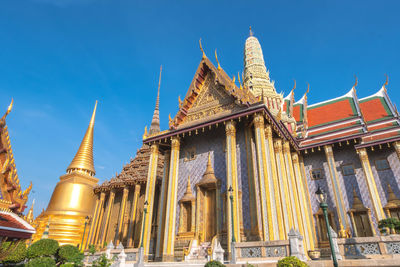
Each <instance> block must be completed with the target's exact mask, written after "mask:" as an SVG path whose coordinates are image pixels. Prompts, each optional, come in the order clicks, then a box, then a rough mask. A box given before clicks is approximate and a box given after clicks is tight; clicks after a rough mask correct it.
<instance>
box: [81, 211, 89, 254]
mask: <svg viewBox="0 0 400 267" xmlns="http://www.w3.org/2000/svg"><path fill="white" fill-rule="evenodd" d="M89 219H90V218H89V216H86V217H85V227H84V228H83V235H82V242H81V250H83V240H84V239H85V232H86V226H87V224H88V223H89Z"/></svg>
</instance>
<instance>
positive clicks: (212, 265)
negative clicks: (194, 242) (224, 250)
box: [204, 261, 225, 267]
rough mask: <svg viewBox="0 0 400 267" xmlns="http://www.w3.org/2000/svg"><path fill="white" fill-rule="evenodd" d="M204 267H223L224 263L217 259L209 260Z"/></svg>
mask: <svg viewBox="0 0 400 267" xmlns="http://www.w3.org/2000/svg"><path fill="white" fill-rule="evenodd" d="M204 267H225V265H224V264H222V263H221V262H219V261H209V262H207V263H206V265H204Z"/></svg>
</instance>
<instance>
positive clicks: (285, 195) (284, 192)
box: [274, 138, 293, 239]
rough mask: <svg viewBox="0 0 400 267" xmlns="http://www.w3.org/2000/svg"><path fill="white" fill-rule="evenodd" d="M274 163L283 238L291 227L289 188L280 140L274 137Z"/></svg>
mask: <svg viewBox="0 0 400 267" xmlns="http://www.w3.org/2000/svg"><path fill="white" fill-rule="evenodd" d="M274 151H275V163H276V169H277V173H278V177H279V191H280V196H281V205H282V212H283V222H284V226H285V233H286V235H285V239H287V234H288V233H289V231H290V229H291V228H292V227H293V217H292V206H291V203H290V199H289V188H288V183H287V179H288V178H287V176H286V169H285V160H284V159H283V154H282V140H281V139H279V138H276V139H274Z"/></svg>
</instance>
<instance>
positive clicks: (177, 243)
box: [174, 240, 190, 261]
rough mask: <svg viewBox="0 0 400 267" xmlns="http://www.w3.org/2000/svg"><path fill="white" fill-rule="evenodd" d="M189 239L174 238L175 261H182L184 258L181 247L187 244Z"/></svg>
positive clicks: (185, 246)
mask: <svg viewBox="0 0 400 267" xmlns="http://www.w3.org/2000/svg"><path fill="white" fill-rule="evenodd" d="M189 242H190V241H189V240H176V241H175V248H174V258H175V261H183V260H184V253H183V249H184V248H187V247H188V246H189Z"/></svg>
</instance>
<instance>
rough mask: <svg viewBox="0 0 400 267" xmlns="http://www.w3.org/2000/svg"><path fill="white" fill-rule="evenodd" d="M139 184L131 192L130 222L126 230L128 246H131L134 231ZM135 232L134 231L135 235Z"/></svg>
mask: <svg viewBox="0 0 400 267" xmlns="http://www.w3.org/2000/svg"><path fill="white" fill-rule="evenodd" d="M140 188H141V186H140V184H136V185H135V191H134V192H133V200H132V207H131V215H130V218H131V220H130V224H129V231H128V237H129V240H128V247H133V238H134V236H133V233H134V232H135V219H136V213H137V204H138V201H139V195H140ZM136 234H137V233H135V235H136Z"/></svg>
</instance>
